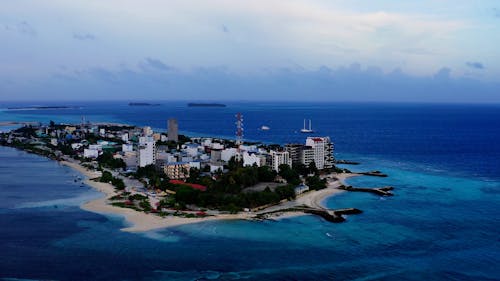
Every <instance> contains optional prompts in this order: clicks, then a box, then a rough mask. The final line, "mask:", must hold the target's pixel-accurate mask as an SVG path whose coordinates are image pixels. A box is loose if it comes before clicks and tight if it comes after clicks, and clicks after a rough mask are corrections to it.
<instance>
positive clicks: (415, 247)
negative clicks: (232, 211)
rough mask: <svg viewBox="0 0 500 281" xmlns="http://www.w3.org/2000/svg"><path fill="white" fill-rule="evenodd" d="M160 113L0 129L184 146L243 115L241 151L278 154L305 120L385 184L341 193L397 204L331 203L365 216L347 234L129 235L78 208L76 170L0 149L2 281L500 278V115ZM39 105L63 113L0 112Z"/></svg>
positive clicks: (351, 221) (325, 110) (246, 227)
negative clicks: (261, 145) (75, 125)
mask: <svg viewBox="0 0 500 281" xmlns="http://www.w3.org/2000/svg"><path fill="white" fill-rule="evenodd" d="M159 103H161V105H160V106H150V107H149V106H146V107H141V106H135V107H131V106H128V102H126V101H123V102H100V103H97V102H93V103H89V102H66V103H64V105H72V106H80V108H78V109H65V110H20V111H7V110H0V122H1V121H15V120H24V121H42V122H48V121H49V120H54V121H56V122H79V121H80V120H81V117H82V116H85V118H86V119H87V120H90V121H93V122H103V121H111V122H119V123H131V124H135V125H141V126H142V125H150V126H152V127H153V128H157V129H160V130H166V121H167V119H168V118H170V117H174V118H177V119H178V120H179V129H180V130H181V131H182V132H183V133H185V134H187V135H190V136H195V135H196V136H223V137H228V138H232V136H233V135H234V131H235V128H234V121H235V120H234V114H235V113H237V112H242V113H243V114H244V122H245V139H246V140H250V141H262V142H266V143H280V144H284V143H286V142H304V141H305V136H304V135H303V134H300V133H298V131H299V130H300V129H301V128H302V125H303V123H302V122H303V119H304V118H307V119H312V124H313V129H315V130H316V135H320V136H324V135H327V136H330V137H331V138H332V139H333V141H334V142H335V154H336V156H337V158H343V159H349V160H355V161H359V162H361V163H362V164H361V165H359V166H349V167H348V168H350V169H352V170H355V171H361V170H374V169H376V170H381V171H383V172H384V173H388V174H389V177H388V178H374V177H357V178H352V179H350V180H349V181H348V182H349V184H353V185H355V186H363V187H373V186H382V185H392V186H394V187H395V188H396V189H395V194H396V195H395V196H394V197H390V198H380V197H378V196H374V195H371V194H364V193H343V194H341V195H338V196H334V197H331V198H329V199H327V202H326V204H327V205H328V207H331V208H342V207H355V208H359V209H362V210H363V211H364V212H363V214H360V215H356V216H349V217H348V218H347V219H348V220H347V222H345V223H342V224H332V223H328V222H325V221H324V220H322V219H320V218H318V217H315V216H301V217H295V218H289V219H283V220H280V221H264V222H249V221H220V222H206V223H199V224H192V225H186V226H180V227H174V228H168V229H163V230H158V231H151V232H147V233H142V234H135V233H126V232H122V231H120V228H122V227H123V226H124V223H125V222H124V221H123V219H122V218H121V217H118V216H103V215H99V214H94V213H90V212H86V211H83V210H81V209H80V208H79V205H80V204H81V203H82V202H85V201H88V200H90V199H92V198H97V197H99V196H101V195H100V193H98V192H96V191H93V190H92V189H91V188H89V187H87V186H82V185H80V183H79V182H75V181H74V179H75V177H77V176H78V174H77V173H76V172H74V171H73V170H70V169H69V168H67V167H62V166H60V165H58V164H57V163H56V162H53V161H51V160H48V159H45V158H42V157H39V156H34V155H29V154H26V153H24V152H21V151H17V150H14V149H10V148H2V147H0V198H1V200H0V280H2V279H4V280H15V279H28V280H29V279H34V280H500V269H499V268H500V267H499V266H498V264H500V238H499V237H500V204H499V203H500V145H499V144H500V105H457V104H454V105H452V104H449V105H447V104H384V103H372V104H368V103H367V104H362V103H278V102H266V103H256V102H252V103H251V102H242V103H227V105H228V106H227V107H225V108H192V107H187V106H186V103H185V102H165V101H160V102H159ZM33 105H58V103H50V104H47V103H42V102H38V103H17V104H14V103H0V108H6V107H9V106H33ZM59 105H60V104H59ZM262 125H266V126H269V127H270V128H271V129H270V130H269V131H261V130H259V128H260V127H261V126H262ZM3 129H6V128H3ZM0 130H2V128H1V127H0ZM11 278H12V279H11Z"/></svg>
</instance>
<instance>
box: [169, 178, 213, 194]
mask: <svg viewBox="0 0 500 281" xmlns="http://www.w3.org/2000/svg"><path fill="white" fill-rule="evenodd" d="M169 183H171V184H176V185H185V186H189V187H191V188H193V189H198V190H201V191H206V190H207V187H206V186H204V185H201V184H195V183H187V182H183V181H181V180H170V181H169Z"/></svg>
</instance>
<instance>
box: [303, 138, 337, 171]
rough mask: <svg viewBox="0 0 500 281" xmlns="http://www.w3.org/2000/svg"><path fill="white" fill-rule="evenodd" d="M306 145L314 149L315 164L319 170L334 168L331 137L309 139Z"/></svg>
mask: <svg viewBox="0 0 500 281" xmlns="http://www.w3.org/2000/svg"><path fill="white" fill-rule="evenodd" d="M306 145H307V146H310V147H312V150H313V152H314V163H315V164H316V167H317V168H318V169H319V170H323V169H330V168H332V167H333V143H332V142H331V140H330V137H308V138H307V139H306Z"/></svg>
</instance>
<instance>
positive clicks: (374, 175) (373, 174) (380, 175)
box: [357, 171, 388, 178]
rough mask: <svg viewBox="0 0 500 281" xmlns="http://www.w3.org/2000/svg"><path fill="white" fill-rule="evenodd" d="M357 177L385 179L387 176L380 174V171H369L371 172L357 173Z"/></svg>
mask: <svg viewBox="0 0 500 281" xmlns="http://www.w3.org/2000/svg"><path fill="white" fill-rule="evenodd" d="M357 174H359V175H364V176H372V177H382V178H386V177H388V175H386V174H384V173H382V172H380V171H371V172H360V173H357Z"/></svg>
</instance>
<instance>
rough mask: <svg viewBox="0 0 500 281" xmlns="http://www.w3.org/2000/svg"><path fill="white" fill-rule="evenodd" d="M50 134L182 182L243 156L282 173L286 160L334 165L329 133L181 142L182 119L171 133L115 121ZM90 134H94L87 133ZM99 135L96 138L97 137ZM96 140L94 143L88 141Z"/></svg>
mask: <svg viewBox="0 0 500 281" xmlns="http://www.w3.org/2000/svg"><path fill="white" fill-rule="evenodd" d="M38 134H40V136H46V137H49V138H50V144H52V145H54V146H57V145H58V144H59V143H61V142H64V143H66V144H70V145H71V148H72V149H73V150H74V151H75V153H76V154H77V155H79V156H82V157H84V158H90V159H95V158H97V157H99V155H101V154H102V153H104V152H105V151H110V152H112V153H113V157H114V158H121V159H122V160H123V161H124V162H125V164H126V167H127V170H131V171H134V170H137V169H138V168H139V167H146V166H148V165H155V166H156V168H157V169H158V170H161V171H163V172H164V173H165V174H166V175H167V176H168V177H169V178H170V179H178V180H183V179H186V178H188V177H189V173H190V169H191V168H196V169H199V170H200V171H202V172H210V173H220V172H224V167H225V166H226V167H227V164H228V163H229V162H230V161H231V159H233V158H234V159H236V160H239V161H241V162H242V163H243V166H254V165H256V166H258V167H260V166H269V167H271V169H273V170H275V171H279V166H280V165H282V164H287V165H289V166H291V167H293V166H294V165H299V164H302V165H306V166H308V165H310V163H312V162H314V163H315V165H316V167H317V168H318V169H319V170H322V169H329V168H332V167H333V164H334V158H333V149H334V148H333V143H332V142H331V140H330V138H329V137H307V138H306V141H305V143H304V144H297V143H296V144H286V145H285V146H284V147H273V148H269V147H266V146H263V145H260V146H257V145H245V144H239V143H238V142H231V141H227V140H220V139H214V138H191V139H190V142H179V135H178V122H177V120H176V119H169V120H168V130H167V133H166V134H165V133H158V132H154V131H153V130H152V129H151V127H143V128H139V127H129V126H116V125H105V126H102V125H101V126H99V125H88V124H87V125H83V124H82V125H81V126H78V125H77V126H73V125H68V126H65V127H61V126H59V129H53V128H52V129H51V130H49V129H48V127H40V128H38V130H37V135H38ZM89 134H92V136H94V138H90V137H87V136H88V135H89ZM95 139H98V140H97V141H94V140H95ZM91 140H92V142H94V143H90V141H91Z"/></svg>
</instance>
